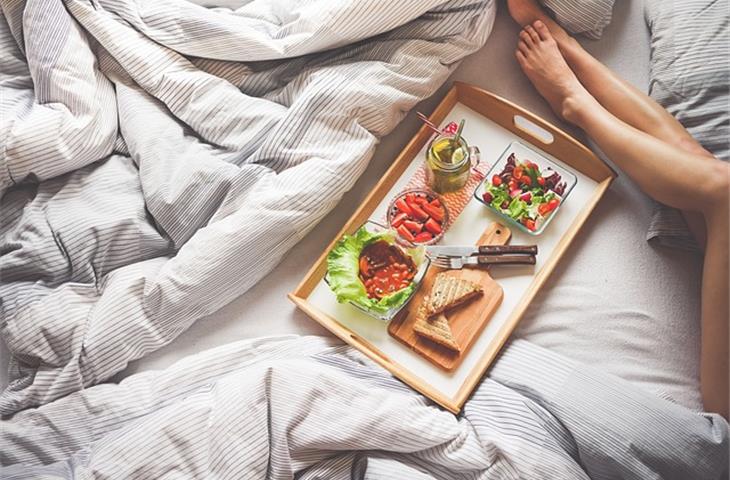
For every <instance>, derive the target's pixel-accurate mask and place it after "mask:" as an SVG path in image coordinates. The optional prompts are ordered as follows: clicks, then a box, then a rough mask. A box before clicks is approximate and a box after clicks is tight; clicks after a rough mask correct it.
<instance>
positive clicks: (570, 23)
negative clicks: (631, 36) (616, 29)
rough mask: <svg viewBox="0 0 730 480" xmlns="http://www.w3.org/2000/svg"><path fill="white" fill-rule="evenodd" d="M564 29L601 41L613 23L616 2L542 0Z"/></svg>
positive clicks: (607, 0)
mask: <svg viewBox="0 0 730 480" xmlns="http://www.w3.org/2000/svg"><path fill="white" fill-rule="evenodd" d="M541 2H542V4H543V5H544V6H545V7H546V8H547V9H549V10H550V11H551V12H552V13H553V15H554V16H555V21H556V22H558V23H559V24H560V25H561V26H562V27H563V28H564V29H566V30H567V31H569V32H570V33H574V34H583V35H585V36H586V37H588V38H593V39H599V38H601V34H602V33H603V29H604V28H605V27H606V25H608V24H609V22H610V21H611V10H612V9H613V2H614V0H541Z"/></svg>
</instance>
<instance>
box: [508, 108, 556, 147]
mask: <svg viewBox="0 0 730 480" xmlns="http://www.w3.org/2000/svg"><path fill="white" fill-rule="evenodd" d="M512 123H513V124H514V126H515V128H517V129H518V130H520V131H522V132H524V133H526V134H528V135H529V136H531V137H532V138H534V139H535V140H537V141H539V142H540V143H542V144H544V145H550V144H551V143H553V142H554V141H555V137H554V136H553V134H552V133H550V132H549V131H548V130H545V129H544V128H542V127H541V126H540V125H538V124H536V123H535V122H533V121H531V120H529V119H527V118H526V117H523V116H522V115H515V116H513V117H512Z"/></svg>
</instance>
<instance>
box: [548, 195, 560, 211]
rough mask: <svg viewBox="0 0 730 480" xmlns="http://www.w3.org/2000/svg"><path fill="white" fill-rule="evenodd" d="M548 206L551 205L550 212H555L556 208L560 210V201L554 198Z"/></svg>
mask: <svg viewBox="0 0 730 480" xmlns="http://www.w3.org/2000/svg"><path fill="white" fill-rule="evenodd" d="M548 205H550V210H555V209H556V208H558V205H560V200H558V199H557V198H552V199H550V201H549V202H548Z"/></svg>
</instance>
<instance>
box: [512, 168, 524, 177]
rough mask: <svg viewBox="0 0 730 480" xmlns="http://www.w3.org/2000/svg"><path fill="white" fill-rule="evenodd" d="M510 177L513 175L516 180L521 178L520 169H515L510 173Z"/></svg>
mask: <svg viewBox="0 0 730 480" xmlns="http://www.w3.org/2000/svg"><path fill="white" fill-rule="evenodd" d="M512 175H514V176H515V177H516V178H521V177H522V167H515V169H514V170H513V171H512Z"/></svg>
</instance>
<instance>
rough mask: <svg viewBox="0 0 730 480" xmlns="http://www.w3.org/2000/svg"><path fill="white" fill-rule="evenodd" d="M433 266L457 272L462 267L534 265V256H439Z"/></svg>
mask: <svg viewBox="0 0 730 480" xmlns="http://www.w3.org/2000/svg"><path fill="white" fill-rule="evenodd" d="M433 264H434V265H436V266H437V267H440V268H449V269H452V270H453V269H456V270H459V269H461V268H463V267H464V265H535V256H534V255H477V256H472V257H446V256H441V255H439V256H438V257H436V258H435V259H434V260H433Z"/></svg>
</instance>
